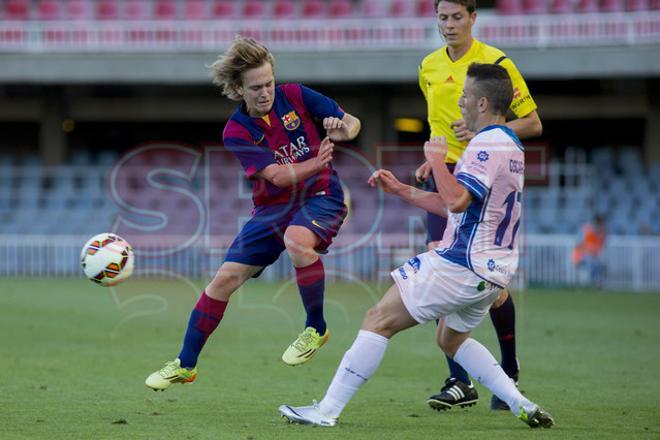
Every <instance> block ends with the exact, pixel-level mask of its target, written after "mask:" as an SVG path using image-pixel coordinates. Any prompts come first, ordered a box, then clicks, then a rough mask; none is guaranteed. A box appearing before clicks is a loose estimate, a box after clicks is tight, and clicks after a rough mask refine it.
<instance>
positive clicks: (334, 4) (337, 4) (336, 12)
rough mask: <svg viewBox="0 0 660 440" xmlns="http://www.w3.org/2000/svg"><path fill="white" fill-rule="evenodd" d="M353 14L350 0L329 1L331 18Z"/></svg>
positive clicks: (347, 16) (346, 16)
mask: <svg viewBox="0 0 660 440" xmlns="http://www.w3.org/2000/svg"><path fill="white" fill-rule="evenodd" d="M352 16H353V3H351V0H332V1H331V2H330V17H331V18H350V17H352Z"/></svg>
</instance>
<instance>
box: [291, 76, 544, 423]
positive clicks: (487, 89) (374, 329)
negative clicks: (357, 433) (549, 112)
mask: <svg viewBox="0 0 660 440" xmlns="http://www.w3.org/2000/svg"><path fill="white" fill-rule="evenodd" d="M512 95H513V88H512V86H511V80H510V79H509V76H508V74H507V72H506V70H505V69H504V68H503V67H501V66H498V65H493V64H476V63H475V64H472V65H470V67H469V69H468V73H467V80H466V81H465V85H464V88H463V95H462V96H461V98H460V102H459V106H460V108H461V113H462V114H463V119H464V120H465V122H466V124H467V126H468V128H469V129H470V130H471V131H473V132H475V133H477V134H476V136H475V137H474V138H473V139H472V140H471V141H470V143H469V144H468V146H467V148H466V150H465V152H464V153H463V156H462V157H461V160H460V161H459V162H458V164H457V166H456V169H455V170H454V174H453V175H452V174H450V173H449V171H448V170H447V167H446V166H445V164H444V159H445V155H446V152H447V143H446V141H445V139H444V138H434V139H432V140H431V141H430V142H426V144H425V145H424V154H425V156H426V159H427V161H428V162H429V164H431V166H432V168H433V177H434V179H435V182H436V186H437V188H438V192H437V193H431V192H425V191H421V190H418V189H416V188H414V187H411V186H408V185H405V184H403V183H401V182H399V181H398V180H397V179H396V178H395V177H394V175H393V174H392V173H391V172H389V171H387V170H378V171H376V172H375V173H374V174H373V175H372V176H371V178H370V179H369V184H370V185H371V186H375V185H376V183H380V184H381V185H382V187H383V189H384V190H385V191H386V192H388V193H391V194H394V195H397V196H399V197H401V198H402V199H404V200H406V201H408V202H409V203H412V204H413V205H415V206H418V207H420V208H423V209H426V210H428V211H431V212H433V213H437V214H439V215H448V214H449V221H448V225H447V229H446V230H445V233H444V236H443V240H442V241H441V242H440V246H439V247H438V248H436V249H435V250H433V251H430V252H426V253H424V254H420V255H418V256H416V257H414V258H412V259H410V260H409V261H408V263H406V264H405V265H403V266H401V267H400V268H398V269H396V270H395V271H393V272H392V278H394V281H395V285H393V286H392V287H391V288H390V289H389V290H388V291H387V293H386V294H385V296H384V297H383V298H382V299H381V300H380V302H379V303H378V304H376V305H375V306H374V307H372V308H371V309H369V311H368V312H367V314H366V316H365V318H364V322H363V323H362V328H361V330H360V331H359V333H358V336H357V338H356V339H355V341H354V342H353V345H352V346H351V348H350V349H349V350H348V351H347V352H346V354H345V355H344V358H343V359H342V361H341V363H340V364H339V368H338V369H337V372H336V374H335V377H334V379H333V380H332V383H331V384H330V387H329V388H328V390H327V392H326V395H325V397H324V398H323V400H321V402H319V403H316V402H314V404H313V405H311V406H303V407H292V406H288V405H282V406H280V408H279V410H280V413H281V414H282V416H284V417H286V418H287V419H288V420H289V421H291V422H295V423H303V424H314V425H320V426H334V425H336V424H337V419H338V418H339V415H340V414H341V412H342V410H343V409H344V407H345V406H346V404H347V403H348V402H349V400H350V399H351V398H352V396H353V395H354V394H355V392H356V391H357V390H358V389H359V388H360V387H361V386H362V385H363V384H364V383H365V382H366V381H367V380H368V379H369V378H370V377H371V376H372V375H373V374H374V372H375V371H376V369H377V368H378V365H379V364H380V362H381V360H382V358H383V355H384V354H385V349H386V348H387V343H388V342H389V339H390V338H391V337H392V336H394V335H395V334H396V333H398V332H400V331H401V330H405V329H407V328H410V327H413V326H415V325H417V324H423V323H425V322H428V321H433V320H435V319H440V323H439V325H438V330H437V342H438V344H439V345H440V347H441V348H442V349H443V351H444V352H445V353H446V354H447V355H448V356H450V357H452V358H453V359H454V360H455V361H456V362H458V363H459V364H460V365H461V366H462V367H463V368H465V370H467V372H468V373H469V374H470V375H471V376H472V377H474V378H476V379H477V380H478V381H479V382H480V383H481V384H483V385H484V386H486V387H487V388H488V389H489V390H490V391H492V392H493V394H495V395H497V396H498V397H499V398H500V399H502V400H503V401H504V402H506V403H507V404H508V405H509V408H510V409H511V411H512V412H513V413H514V415H516V416H517V417H518V418H520V419H521V420H522V421H524V422H525V423H527V424H528V425H529V426H531V427H532V428H536V427H543V428H549V427H551V426H552V425H553V424H554V420H553V419H552V417H551V416H550V414H548V413H547V412H545V411H544V410H543V409H541V407H539V406H538V405H536V404H535V403H533V402H531V401H530V400H528V399H527V398H525V397H524V396H523V395H522V394H521V393H520V392H519V391H518V389H517V388H516V386H515V384H514V383H513V381H512V380H511V379H510V378H509V377H508V376H507V375H506V374H505V373H504V371H503V370H502V368H501V367H500V365H499V364H498V363H497V361H496V360H495V358H494V357H493V356H492V355H491V354H490V352H489V351H488V350H487V349H486V348H485V347H484V346H483V345H481V344H480V343H479V342H477V341H476V340H474V339H471V338H470V331H471V330H472V329H474V328H475V327H476V326H477V325H478V324H479V323H480V322H481V320H482V319H483V318H484V316H485V315H486V314H487V313H488V309H489V307H490V305H491V304H492V303H493V301H495V299H497V297H498V296H499V293H500V291H501V289H503V288H504V287H506V285H507V284H508V283H509V281H510V280H511V278H512V277H513V275H514V273H515V271H516V269H517V266H518V242H517V241H518V240H517V232H518V226H519V225H520V214H521V205H520V201H521V195H522V190H523V182H524V162H525V159H524V152H523V147H522V144H521V143H520V141H519V140H518V138H517V137H516V135H515V134H514V133H513V131H511V130H510V129H509V128H507V127H506V126H504V122H505V118H504V115H505V114H506V111H507V109H508V108H509V105H510V104H511V99H512ZM447 211H449V213H448V212H447Z"/></svg>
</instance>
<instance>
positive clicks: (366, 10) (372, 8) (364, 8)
mask: <svg viewBox="0 0 660 440" xmlns="http://www.w3.org/2000/svg"><path fill="white" fill-rule="evenodd" d="M385 6H386V5H385V2H383V0H362V3H361V8H360V13H361V14H362V16H363V17H384V16H385V15H387V10H386V8H385Z"/></svg>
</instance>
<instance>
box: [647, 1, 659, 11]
mask: <svg viewBox="0 0 660 440" xmlns="http://www.w3.org/2000/svg"><path fill="white" fill-rule="evenodd" d="M649 9H650V10H652V11H660V0H650V3H649Z"/></svg>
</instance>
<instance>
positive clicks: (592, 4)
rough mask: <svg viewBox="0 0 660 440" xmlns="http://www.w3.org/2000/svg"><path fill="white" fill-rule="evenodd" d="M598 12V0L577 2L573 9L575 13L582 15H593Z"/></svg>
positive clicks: (579, 0) (580, 0)
mask: <svg viewBox="0 0 660 440" xmlns="http://www.w3.org/2000/svg"><path fill="white" fill-rule="evenodd" d="M599 10H600V8H599V7H598V0H578V3H577V6H576V7H575V12H578V13H582V14H587V13H594V12H598V11H599Z"/></svg>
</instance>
